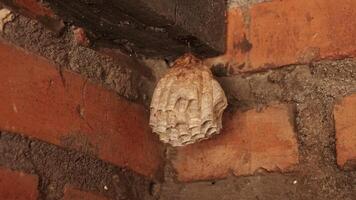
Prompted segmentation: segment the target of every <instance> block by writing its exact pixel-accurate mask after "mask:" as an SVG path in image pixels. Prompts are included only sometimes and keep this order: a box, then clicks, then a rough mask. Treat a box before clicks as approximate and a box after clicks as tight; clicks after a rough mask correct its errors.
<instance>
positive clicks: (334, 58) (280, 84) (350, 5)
mask: <svg viewBox="0 0 356 200" xmlns="http://www.w3.org/2000/svg"><path fill="white" fill-rule="evenodd" d="M19 2H20V3H19V4H18V5H17V7H16V11H17V12H19V13H21V14H24V15H26V16H28V17H31V18H33V19H35V20H33V19H29V18H26V17H24V16H21V15H17V14H16V17H15V18H14V19H13V20H12V21H11V22H7V23H6V24H5V26H4V29H3V31H2V32H1V33H0V35H1V41H0V69H1V73H0V77H1V80H2V82H1V84H0V113H1V114H0V131H1V134H0V166H1V167H0V199H46V200H47V199H94V200H96V199H139V200H141V199H160V200H165V199H167V200H183V199H184V200H200V199H204V200H210V199H211V200H215V199H228V200H230V199H247V200H250V199H251V200H252V199H265V200H272V199H273V200H274V199H293V200H294V199H295V200H301V199H315V200H325V199H336V200H353V199H354V198H355V196H356V181H355V180H356V134H355V132H356V125H355V123H354V121H355V120H356V96H355V95H356V78H355V77H356V60H355V59H354V57H355V55H356V43H355V41H356V29H355V27H356V24H355V22H354V20H352V19H353V18H355V17H356V4H355V1H352V0H345V1H343V2H340V1H336V0H323V1H322V0H312V1H300V0H271V1H260V0H256V1H249V0H242V1H235V0H232V1H229V3H230V8H229V10H228V11H227V18H228V20H227V26H228V38H227V51H226V54H225V55H222V56H219V57H215V58H210V59H207V60H205V62H206V63H207V64H208V65H209V66H211V67H212V71H213V73H214V74H215V75H216V76H217V80H218V81H219V82H220V84H221V85H222V87H223V89H224V91H225V93H226V94H227V97H228V101H229V107H228V109H227V110H226V112H225V113H224V119H223V127H224V128H223V130H222V133H221V134H220V135H217V136H215V137H213V138H212V139H209V140H206V141H203V142H200V143H197V144H193V145H188V146H186V147H179V148H172V147H170V146H165V145H163V144H161V143H160V142H159V141H158V140H157V138H156V136H155V135H153V134H152V133H151V130H150V128H149V127H148V109H147V105H148V104H149V97H150V95H151V93H152V86H154V85H155V83H156V82H157V80H158V78H159V76H161V75H162V74H164V72H165V70H166V69H167V66H166V64H165V62H162V61H161V60H149V61H147V60H146V62H145V63H142V62H140V61H137V60H136V59H133V58H131V57H129V56H126V55H124V54H122V53H118V51H116V50H110V49H100V50H96V51H94V50H92V49H90V48H89V47H88V46H90V45H89V44H90V41H89V40H88V38H86V37H85V30H84V29H81V28H73V27H68V26H64V24H63V22H61V20H60V19H58V17H57V16H55V15H54V14H53V13H52V12H51V10H49V9H48V8H46V7H43V5H41V4H38V2H37V1H19ZM43 16H46V17H47V18H49V19H51V20H49V21H48V20H47V21H43V20H41V19H43ZM37 21H40V22H42V24H41V23H38V22H37ZM43 24H44V25H46V27H50V28H51V29H52V30H51V31H49V30H47V29H45V28H44V26H43ZM19 30H21V31H19Z"/></svg>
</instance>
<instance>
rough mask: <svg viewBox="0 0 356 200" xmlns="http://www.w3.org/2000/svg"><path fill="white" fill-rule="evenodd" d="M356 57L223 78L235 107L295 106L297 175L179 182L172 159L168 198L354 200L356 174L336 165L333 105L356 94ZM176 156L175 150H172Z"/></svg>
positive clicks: (165, 193)
mask: <svg viewBox="0 0 356 200" xmlns="http://www.w3.org/2000/svg"><path fill="white" fill-rule="evenodd" d="M355 76H356V60H353V59H345V60H340V61H322V62H315V63H312V64H311V65H297V66H288V67H284V68H281V69H273V70H269V71H266V72H260V73H255V74H249V75H246V74H245V75H238V76H233V77H219V78H218V80H219V82H220V83H221V85H222V87H223V88H224V90H225V92H226V93H227V95H228V98H229V106H230V108H231V109H239V110H246V109H256V108H257V109H258V108H259V107H265V106H268V105H269V104H271V103H273V102H281V103H289V104H292V105H294V113H295V116H296V118H295V119H294V121H293V122H292V123H293V124H294V126H295V127H294V129H295V132H296V137H297V139H298V145H299V146H298V148H299V161H300V163H299V165H298V166H296V168H295V169H294V170H293V172H292V173H289V174H282V173H278V172H274V173H269V172H263V171H262V172H256V174H255V175H251V176H245V177H243V176H241V177H235V176H232V175H231V177H229V178H226V179H223V180H210V181H197V182H192V183H180V182H178V181H177V180H176V178H175V177H176V175H175V171H174V170H173V167H172V166H171V165H170V163H169V162H168V166H166V170H165V174H166V182H165V183H164V184H163V185H162V186H161V188H162V193H161V199H164V200H166V199H167V200H168V199H169V200H183V199H184V200H201V199H204V200H209V199H223V200H235V199H244V200H245V199H246V200H256V199H258V200H276V199H280V200H285V199H291V200H305V199H314V200H325V199H335V200H353V199H354V197H355V196H354V194H355V193H356V187H355V181H354V179H355V178H356V177H355V172H353V171H342V170H340V169H339V168H338V166H337V165H336V147H335V128H334V119H333V106H334V104H335V103H336V102H337V101H338V99H340V98H342V97H343V96H346V95H349V94H352V93H355V92H356V78H355ZM167 156H168V158H170V159H172V158H174V156H175V149H174V148H171V149H170V151H169V153H168V154H167Z"/></svg>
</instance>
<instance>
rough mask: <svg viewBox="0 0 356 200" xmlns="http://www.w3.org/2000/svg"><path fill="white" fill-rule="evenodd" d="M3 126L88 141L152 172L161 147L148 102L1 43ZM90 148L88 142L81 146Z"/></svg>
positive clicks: (109, 156)
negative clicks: (140, 102)
mask: <svg viewBox="0 0 356 200" xmlns="http://www.w3.org/2000/svg"><path fill="white" fill-rule="evenodd" d="M0 66H1V73H0V78H1V80H2V81H1V84H0V113H1V115H0V129H1V130H6V131H12V132H18V133H21V134H24V135H28V136H31V137H36V138H39V139H41V140H43V141H47V142H50V143H53V144H57V145H62V146H66V145H67V144H66V142H65V141H66V140H67V139H68V138H69V139H71V140H74V141H76V143H77V144H74V145H73V146H74V148H75V147H81V146H83V145H84V146H85V145H87V143H88V142H89V143H90V144H91V145H90V146H91V147H93V149H94V150H96V152H95V153H96V154H97V156H98V157H99V158H101V159H104V160H107V161H109V162H112V163H114V164H116V165H119V166H125V167H126V166H127V167H129V168H131V169H133V170H135V171H137V172H139V173H141V174H144V175H146V176H150V177H152V176H153V175H154V174H155V173H156V172H157V171H158V168H159V166H160V165H161V147H160V143H159V142H158V140H157V139H156V137H155V135H154V134H152V133H151V129H150V128H149V126H148V113H147V112H146V110H145V109H144V108H143V106H141V105H138V104H135V103H132V102H129V101H127V100H125V99H123V98H120V97H118V96H117V95H116V94H115V93H114V92H111V91H108V90H106V89H104V88H102V87H101V86H99V85H96V84H93V83H91V82H88V81H87V80H84V79H83V78H81V77H80V76H79V75H77V74H74V73H71V72H68V71H65V72H64V73H63V78H64V79H65V82H62V78H61V77H60V74H59V73H58V71H57V70H56V66H53V65H52V64H50V63H49V62H48V61H47V60H44V59H42V58H40V57H37V56H35V55H31V54H28V53H25V52H23V51H21V50H18V49H15V48H14V47H11V46H9V45H6V44H4V43H0ZM82 149H87V148H82Z"/></svg>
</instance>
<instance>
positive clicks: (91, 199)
mask: <svg viewBox="0 0 356 200" xmlns="http://www.w3.org/2000/svg"><path fill="white" fill-rule="evenodd" d="M83 199H85V200H108V199H107V198H105V197H103V196H100V195H98V194H94V193H92V192H86V191H81V190H78V189H75V188H72V187H68V186H66V187H65V188H64V196H63V200H83Z"/></svg>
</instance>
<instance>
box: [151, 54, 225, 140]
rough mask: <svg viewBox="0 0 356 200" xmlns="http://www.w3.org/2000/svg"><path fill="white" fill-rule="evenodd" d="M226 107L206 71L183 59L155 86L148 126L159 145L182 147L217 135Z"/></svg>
mask: <svg viewBox="0 0 356 200" xmlns="http://www.w3.org/2000/svg"><path fill="white" fill-rule="evenodd" d="M226 106H227V100H226V97H225V94H224V91H223V90H222V88H221V87H220V85H219V83H218V82H217V81H216V80H214V77H213V75H212V73H211V71H210V70H209V68H208V67H207V66H205V65H203V63H202V62H201V61H200V60H198V59H197V58H195V57H194V56H192V55H185V56H183V57H182V58H180V59H178V60H176V61H175V63H174V66H173V67H172V68H171V69H170V70H169V71H168V73H167V74H166V75H165V76H164V77H163V78H162V79H161V80H160V81H159V82H158V84H157V86H156V89H155V91H154V94H153V97H152V102H151V114H150V115H151V116H150V125H151V127H152V129H153V132H155V133H157V134H158V135H159V137H160V140H162V141H163V142H165V143H169V144H171V145H172V146H184V145H187V144H191V143H195V142H198V141H200V140H203V139H207V138H209V137H210V136H212V135H214V134H218V133H219V132H220V130H221V128H222V122H221V121H222V114H223V111H224V109H225V108H226Z"/></svg>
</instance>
